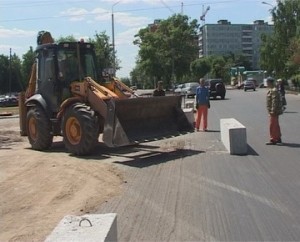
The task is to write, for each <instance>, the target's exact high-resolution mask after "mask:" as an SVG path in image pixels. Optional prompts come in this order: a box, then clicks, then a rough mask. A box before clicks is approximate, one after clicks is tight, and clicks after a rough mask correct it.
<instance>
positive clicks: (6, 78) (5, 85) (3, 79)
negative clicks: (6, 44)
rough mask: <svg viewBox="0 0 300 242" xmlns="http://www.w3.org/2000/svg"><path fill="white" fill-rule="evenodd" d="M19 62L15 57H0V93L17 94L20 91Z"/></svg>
mask: <svg viewBox="0 0 300 242" xmlns="http://www.w3.org/2000/svg"><path fill="white" fill-rule="evenodd" d="M21 80H22V74H21V60H20V58H19V57H18V56H17V55H16V54H13V55H11V58H10V57H8V56H4V55H0V93H2V94H4V93H11V92H18V91H20V90H21V84H20V83H21Z"/></svg>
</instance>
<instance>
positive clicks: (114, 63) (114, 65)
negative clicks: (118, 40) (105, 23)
mask: <svg viewBox="0 0 300 242" xmlns="http://www.w3.org/2000/svg"><path fill="white" fill-rule="evenodd" d="M119 2H121V0H120V1H118V2H116V3H114V4H113V5H112V7H111V30H112V46H113V76H114V77H115V76H116V53H115V52H116V50H115V19H114V6H116V5H117V4H118V3H119Z"/></svg>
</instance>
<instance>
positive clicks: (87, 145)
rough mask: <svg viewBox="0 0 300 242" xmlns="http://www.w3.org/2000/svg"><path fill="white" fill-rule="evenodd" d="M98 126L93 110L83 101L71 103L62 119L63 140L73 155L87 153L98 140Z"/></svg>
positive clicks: (89, 152) (90, 151)
mask: <svg viewBox="0 0 300 242" xmlns="http://www.w3.org/2000/svg"><path fill="white" fill-rule="evenodd" d="M98 130H99V127H98V122H97V117H96V115H95V112H94V111H93V110H91V109H90V108H89V107H88V106H86V105H85V104H83V103H74V104H72V105H71V106H70V107H69V108H68V109H67V110H66V112H65V114H64V117H63V121H62V132H63V140H64V144H65V146H66V148H67V150H68V151H69V152H70V153H72V154H74V155H79V156H80V155H89V154H91V153H92V151H93V150H94V148H95V145H96V144H97V142H98V136H99V132H98Z"/></svg>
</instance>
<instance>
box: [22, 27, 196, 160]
mask: <svg viewBox="0 0 300 242" xmlns="http://www.w3.org/2000/svg"><path fill="white" fill-rule="evenodd" d="M97 80H101V81H97ZM19 111H20V130H21V135H23V136H28V139H29V142H30V144H31V146H32V148H33V149H35V150H46V149H49V148H50V147H51V145H52V140H53V136H63V142H64V144H65V146H66V148H67V150H68V151H69V152H70V153H73V154H75V155H88V154H90V153H91V152H93V149H94V147H95V145H96V144H97V142H98V139H99V135H100V134H102V140H103V142H104V143H105V144H106V145H107V146H109V147H118V146H125V145H131V144H136V143H139V142H145V141H151V140H154V139H160V138H167V137H171V136H174V135H179V134H182V133H186V132H190V131H193V127H192V125H191V124H190V123H189V121H188V120H187V118H186V116H185V114H184V112H183V111H182V109H181V99H180V97H179V96H164V97H141V96H138V95H136V94H135V92H134V91H132V89H130V88H129V87H128V86H126V85H125V84H124V83H122V82H121V81H119V80H118V79H116V78H114V77H111V78H109V79H107V80H106V81H104V78H101V79H98V74H97V68H96V62H95V51H94V47H93V45H92V44H90V43H84V42H82V41H80V42H63V43H54V41H53V39H52V37H51V35H50V34H49V33H48V32H41V33H40V35H39V36H38V46H37V48H36V62H35V64H34V65H33V67H32V73H31V78H30V81H29V85H28V87H27V90H26V93H21V95H20V100H19Z"/></svg>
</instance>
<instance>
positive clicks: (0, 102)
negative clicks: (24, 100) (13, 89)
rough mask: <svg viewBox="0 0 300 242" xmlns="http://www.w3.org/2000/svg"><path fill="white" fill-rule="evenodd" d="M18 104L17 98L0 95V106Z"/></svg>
mask: <svg viewBox="0 0 300 242" xmlns="http://www.w3.org/2000/svg"><path fill="white" fill-rule="evenodd" d="M16 106H18V99H17V98H16V97H12V96H2V97H0V107H16Z"/></svg>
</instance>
